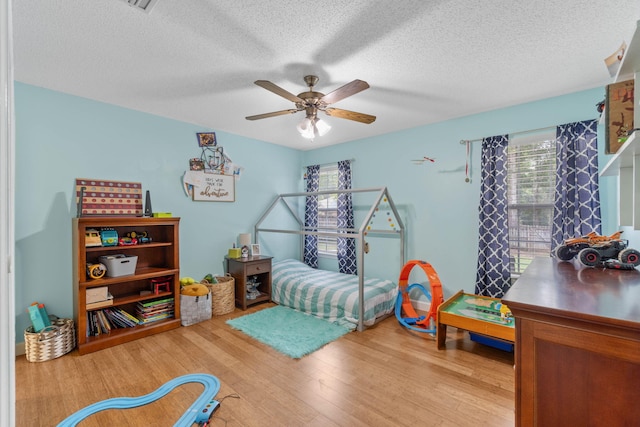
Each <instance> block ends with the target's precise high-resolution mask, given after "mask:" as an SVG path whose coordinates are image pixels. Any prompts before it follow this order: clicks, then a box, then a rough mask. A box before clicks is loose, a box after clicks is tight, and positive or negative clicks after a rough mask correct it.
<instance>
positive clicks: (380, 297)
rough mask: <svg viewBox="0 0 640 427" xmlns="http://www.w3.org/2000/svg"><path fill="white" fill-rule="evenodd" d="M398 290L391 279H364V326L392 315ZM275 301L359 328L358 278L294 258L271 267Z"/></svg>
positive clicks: (331, 320)
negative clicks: (312, 265) (310, 265)
mask: <svg viewBox="0 0 640 427" xmlns="http://www.w3.org/2000/svg"><path fill="white" fill-rule="evenodd" d="M397 288H398V287H397V286H396V284H395V283H393V282H391V281H390V280H381V279H372V278H368V277H365V279H364V289H365V292H364V299H365V303H364V322H363V323H364V325H366V326H370V325H373V324H374V323H375V320H376V318H378V317H380V316H383V315H386V314H389V313H392V312H393V309H394V306H395V301H396V295H397V292H398V289H397ZM271 294H272V300H273V302H275V303H277V304H280V305H283V306H287V307H291V308H294V309H296V310H299V311H302V312H305V313H310V314H313V315H315V316H317V317H320V318H323V319H325V320H328V321H330V322H334V323H338V324H341V325H345V326H347V327H349V328H351V329H355V328H356V327H357V325H358V316H359V314H358V311H359V310H358V307H359V304H358V276H354V275H351V274H342V273H337V272H334V271H325V270H318V269H315V268H311V267H309V266H307V265H306V264H304V263H303V262H300V261H298V260H295V259H286V260H283V261H277V262H274V263H273V266H272V283H271Z"/></svg>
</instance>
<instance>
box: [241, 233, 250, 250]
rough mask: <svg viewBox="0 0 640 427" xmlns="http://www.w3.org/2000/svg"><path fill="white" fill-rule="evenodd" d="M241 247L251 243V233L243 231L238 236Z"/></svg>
mask: <svg viewBox="0 0 640 427" xmlns="http://www.w3.org/2000/svg"><path fill="white" fill-rule="evenodd" d="M238 242H239V243H240V247H243V246H249V245H251V233H242V234H240V235H239V236H238Z"/></svg>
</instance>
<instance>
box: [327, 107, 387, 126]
mask: <svg viewBox="0 0 640 427" xmlns="http://www.w3.org/2000/svg"><path fill="white" fill-rule="evenodd" d="M324 112H325V113H327V114H328V115H330V116H331V117H338V118H341V119H347V120H354V121H356V122H360V123H366V124H370V123H373V122H374V121H375V120H376V116H371V115H369V114H364V113H357V112H355V111H349V110H342V109H340V108H327V109H325V110H324Z"/></svg>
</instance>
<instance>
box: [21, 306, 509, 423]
mask: <svg viewBox="0 0 640 427" xmlns="http://www.w3.org/2000/svg"><path fill="white" fill-rule="evenodd" d="M272 305H273V304H271V303H269V304H261V305H259V306H257V307H252V308H250V309H249V310H247V311H246V312H243V311H240V310H238V309H236V310H235V311H234V312H233V313H231V314H229V315H225V316H219V317H214V318H213V319H211V320H209V321H205V322H201V323H198V324H196V325H192V326H189V327H182V328H179V329H177V330H172V331H169V332H165V333H161V334H158V335H154V336H151V337H147V338H143V339H140V340H137V341H134V342H131V343H127V344H123V345H119V346H116V347H113V348H110V349H106V350H102V351H99V352H96V353H91V354H87V355H84V356H79V355H78V353H77V351H73V352H71V353H69V354H67V355H65V356H63V357H60V358H58V359H54V360H50V361H47V362H41V363H30V362H27V360H26V359H25V357H24V356H20V357H18V358H17V360H16V383H17V384H16V400H17V401H16V422H17V425H18V426H54V425H56V424H57V423H59V422H60V421H62V420H63V419H64V418H66V417H67V416H69V415H70V414H72V413H74V412H76V411H78V410H80V409H82V408H84V407H86V406H88V405H90V404H92V403H94V402H97V401H101V400H104V399H108V398H112V397H124V396H140V395H143V394H147V393H150V392H152V391H154V390H155V389H157V388H158V387H159V386H161V385H162V384H164V383H165V382H167V381H169V380H171V379H173V378H175V377H178V376H181V375H185V374H191V373H209V374H212V375H215V376H216V377H217V378H218V379H219V380H220V383H221V388H220V392H219V393H218V395H217V397H216V398H217V399H218V400H221V399H222V403H221V406H220V409H219V410H218V411H217V412H216V414H215V415H214V418H213V419H212V422H211V425H212V426H225V425H226V426H229V427H232V426H323V427H324V426H411V427H413V426H421V427H424V426H452V427H453V426H455V427H464V426H473V427H478V426H492V427H501V426H513V425H514V370H513V354H512V353H507V352H503V351H501V350H497V349H493V348H490V347H486V346H483V345H480V344H477V343H474V342H472V341H470V340H469V338H468V334H467V333H464V332H462V331H458V330H456V329H455V328H448V329H449V333H448V338H447V349H446V350H441V351H438V350H437V349H436V343H435V340H434V338H432V337H430V336H429V335H425V334H419V333H414V332H411V331H408V330H406V329H404V328H402V327H401V326H400V325H399V324H398V322H397V321H396V319H395V317H390V318H387V319H385V320H383V321H382V322H380V323H379V324H377V325H376V326H374V327H372V328H369V329H367V330H366V331H364V332H353V333H349V334H347V335H346V336H343V337H342V338H340V339H338V340H337V341H334V342H332V343H330V344H328V345H327V346H325V347H324V348H322V349H320V350H318V351H316V352H315V353H313V354H311V355H308V356H305V357H304V358H302V359H298V360H295V359H290V358H289V357H287V356H284V355H282V354H281V353H278V352H277V351H275V350H273V349H271V348H270V347H268V346H266V345H263V344H261V343H259V342H257V341H255V340H253V339H251V338H249V337H247V336H246V335H244V334H243V333H242V332H239V331H235V330H232V329H231V328H230V327H229V326H227V325H226V324H225V321H226V320H227V319H229V318H232V317H237V316H241V315H243V314H247V313H250V312H253V311H255V310H260V309H263V308H266V307H269V306H272ZM202 390H203V386H202V385H201V384H197V383H190V384H185V385H183V386H180V387H178V388H176V389H174V390H173V391H172V392H171V393H169V394H168V395H167V396H165V397H164V398H162V399H160V400H158V401H155V402H153V403H151V404H149V405H146V406H141V407H138V408H132V409H123V410H108V411H103V412H99V413H97V414H94V415H92V416H90V417H89V418H87V419H86V420H85V421H83V422H82V423H81V424H80V425H81V426H107V425H108V426H172V425H173V423H174V422H175V421H176V420H177V419H178V418H180V416H181V415H182V414H183V413H184V412H185V410H186V409H187V408H188V407H189V406H190V405H191V404H192V403H193V401H194V400H195V399H196V398H197V397H198V396H199V395H200V393H201V391H202ZM225 396H229V397H225ZM236 396H237V397H236Z"/></svg>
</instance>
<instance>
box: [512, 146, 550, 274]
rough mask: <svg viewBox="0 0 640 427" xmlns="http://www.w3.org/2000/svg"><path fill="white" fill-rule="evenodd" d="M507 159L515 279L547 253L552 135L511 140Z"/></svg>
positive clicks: (548, 248) (548, 247)
mask: <svg viewBox="0 0 640 427" xmlns="http://www.w3.org/2000/svg"><path fill="white" fill-rule="evenodd" d="M532 139H533V140H532ZM507 158H508V160H507V161H508V172H507V197H508V211H509V252H510V257H511V259H510V270H511V274H512V276H516V277H517V276H518V275H520V274H521V273H522V272H523V271H524V269H525V268H526V267H527V266H528V265H529V264H530V263H531V261H532V260H533V258H535V257H537V256H548V255H549V253H550V251H551V224H552V221H553V198H554V192H555V174H556V144H555V134H552V135H548V134H547V135H544V136H541V135H538V136H536V137H535V138H531V137H520V138H512V139H511V140H510V141H509V146H508V148H507Z"/></svg>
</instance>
